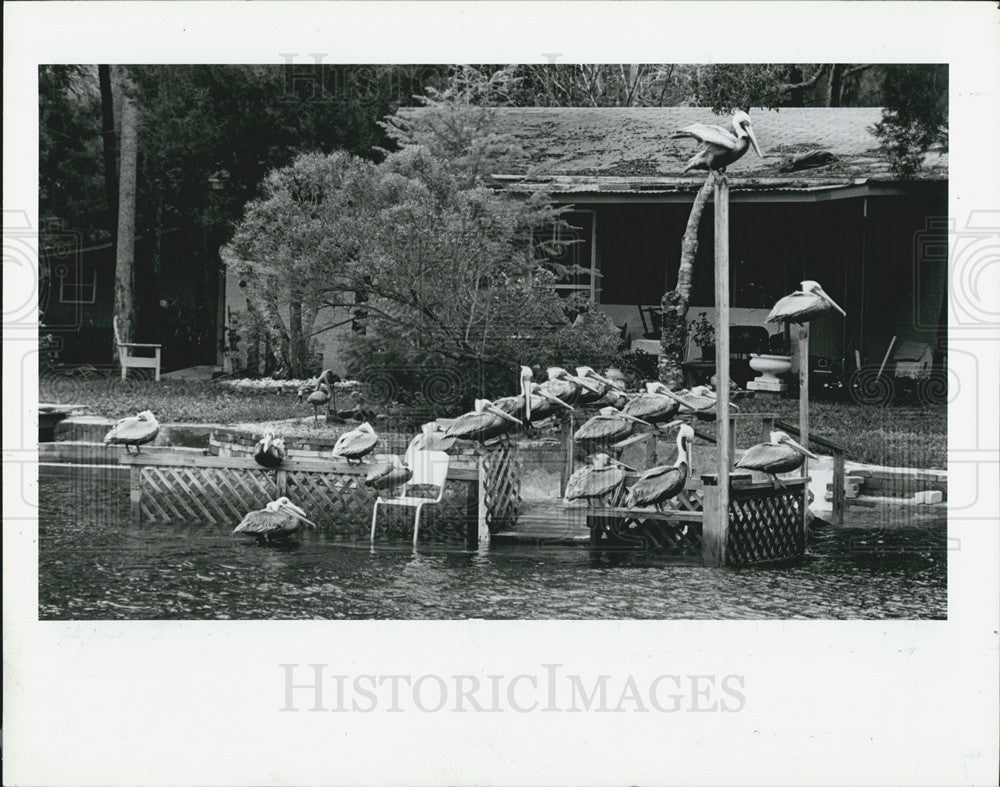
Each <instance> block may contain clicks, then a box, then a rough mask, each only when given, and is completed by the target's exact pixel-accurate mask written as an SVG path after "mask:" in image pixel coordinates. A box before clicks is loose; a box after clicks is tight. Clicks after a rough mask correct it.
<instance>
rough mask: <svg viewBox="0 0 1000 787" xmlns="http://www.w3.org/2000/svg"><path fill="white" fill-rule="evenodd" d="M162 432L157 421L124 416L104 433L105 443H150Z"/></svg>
mask: <svg viewBox="0 0 1000 787" xmlns="http://www.w3.org/2000/svg"><path fill="white" fill-rule="evenodd" d="M159 432H160V425H159V424H158V423H157V422H156V421H142V420H140V419H139V418H138V417H137V416H134V415H133V416H130V417H129V418H122V419H121V420H120V421H119V422H118V423H116V424H115V425H114V426H112V427H111V430H110V431H109V432H108V433H107V434H106V435H104V442H105V443H148V442H150V441H151V440H153V439H154V438H155V437H156V435H157V434H159Z"/></svg>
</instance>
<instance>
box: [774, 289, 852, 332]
mask: <svg viewBox="0 0 1000 787" xmlns="http://www.w3.org/2000/svg"><path fill="white" fill-rule="evenodd" d="M833 309H836V310H837V311H838V312H840V313H841V314H842V315H843V316H844V317H846V316H847V312H845V311H844V310H843V309H841V308H840V307H839V306H838V305H837V304H836V302H835V301H834V300H833V298H831V297H830V296H829V295H827V294H826V292H825V291H824V290H823V288H822V287H821V286H820V285H819V282H815V281H810V280H808V279H807V280H806V281H804V282H802V289H801V290H796V291H795V292H793V293H792V294H791V295H786V296H785V297H784V298H782V299H781V300H780V301H778V302H777V303H776V304H774V308H773V309H771V313H770V314H769V315H767V322H794V323H799V324H801V323H804V322H810V321H812V320H815V319H816V318H817V317H822V316H823V315H824V314H826V313H827V312H829V311H831V310H833Z"/></svg>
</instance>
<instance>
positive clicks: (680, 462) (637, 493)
mask: <svg viewBox="0 0 1000 787" xmlns="http://www.w3.org/2000/svg"><path fill="white" fill-rule="evenodd" d="M668 426H680V429H678V430H677V460H676V461H675V462H674V463H673V464H672V465H661V466H660V467H654V468H651V469H650V470H647V471H646V472H645V473H643V474H642V475H641V476H639V480H638V481H636V482H635V483H634V484H633V485H632V486H631V487H629V492H628V499H627V501H626V505H628V506H656V508H657V509H658V510H660V511H662V510H663V504H664V503H666V502H667V501H668V500H670V499H671V498H674V497H676V496H677V495H678V494H680V493H681V492H683V491H684V485H685V484H686V483H687V479H688V475H689V474H690V472H691V457H690V450H691V449H690V445H691V441H692V440H694V429H692V428H691V427H690V426H688V425H687V424H685V423H683V422H681V421H674V422H673V423H671V424H668Z"/></svg>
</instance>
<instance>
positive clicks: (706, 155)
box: [671, 111, 764, 172]
mask: <svg viewBox="0 0 1000 787" xmlns="http://www.w3.org/2000/svg"><path fill="white" fill-rule="evenodd" d="M732 126H733V127H732V130H731V131H730V130H729V129H728V128H723V127H722V126H710V125H707V124H706V123H695V124H693V125H690V126H685V127H684V128H682V129H681V130H680V131H678V132H676V133H674V134H672V135H671V139H682V138H685V137H689V138H692V139H696V140H698V141H699V142H701V143H702V148H701V150H699V151H698V152H697V153H696V154H695V155H694V157H693V158H692V159H691V160H690V161H688V163H687V165H686V166H685V167H684V172H688V171H689V170H692V169H701V170H716V171H718V170H722V171H725V169H726V167H728V166H729V165H730V164H732V163H733V162H734V161H736V160H738V159H740V158H742V157H743V154H744V153H746V152H747V150H748V149H749V148H750V146H751V145H753V149H754V151H755V152H756V153H757V155H758V156H759V157H760V158H764V154H763V153H761V152H760V148H759V147H758V146H757V137H756V136H755V135H754V133H753V126H752V125H751V123H750V116H749V115H748V114H747V113H746V112H742V111H738V112H734V113H733V121H732Z"/></svg>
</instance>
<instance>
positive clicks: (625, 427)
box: [573, 407, 650, 440]
mask: <svg viewBox="0 0 1000 787" xmlns="http://www.w3.org/2000/svg"><path fill="white" fill-rule="evenodd" d="M633 424H642V425H643V426H649V425H650V424H649V422H648V421H643V420H642V419H640V418H636V417H635V416H632V415H626V414H625V413H623V412H621V411H619V410H616V409H615V408H614V407H602V408H601V410H600V412H599V413H598V414H597V415H595V416H594V417H593V418H590V419H589V420H588V421H587V422H586V423H585V424H584V425H583V426H581V427H580V428H579V429H577V430H576V433H575V434H574V435H573V439H574V440H617V439H619V438H620V437H628V436H629V435H630V434H632V429H633V428H634V427H633V426H632V425H633Z"/></svg>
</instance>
